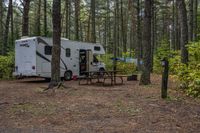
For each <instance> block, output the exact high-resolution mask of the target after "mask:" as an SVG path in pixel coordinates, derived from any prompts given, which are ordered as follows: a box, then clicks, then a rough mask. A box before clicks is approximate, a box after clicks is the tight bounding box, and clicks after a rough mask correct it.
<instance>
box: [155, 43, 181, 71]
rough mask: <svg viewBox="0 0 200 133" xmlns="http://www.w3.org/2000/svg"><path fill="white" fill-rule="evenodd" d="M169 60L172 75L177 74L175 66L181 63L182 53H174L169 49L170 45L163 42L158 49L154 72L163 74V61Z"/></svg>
mask: <svg viewBox="0 0 200 133" xmlns="http://www.w3.org/2000/svg"><path fill="white" fill-rule="evenodd" d="M164 58H165V59H168V61H169V64H170V68H169V69H170V70H169V71H170V73H171V74H174V73H175V70H174V69H175V68H174V66H176V65H178V64H179V63H180V60H181V57H180V51H172V50H170V48H169V44H167V42H162V44H161V46H160V47H159V48H158V49H157V51H156V53H155V57H154V66H153V71H154V72H155V73H158V74H161V73H162V70H163V67H162V65H161V61H162V60H163V59H164Z"/></svg>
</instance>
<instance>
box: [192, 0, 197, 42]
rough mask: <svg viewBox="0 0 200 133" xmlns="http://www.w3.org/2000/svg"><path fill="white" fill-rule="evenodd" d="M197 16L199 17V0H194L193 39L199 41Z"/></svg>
mask: <svg viewBox="0 0 200 133" xmlns="http://www.w3.org/2000/svg"><path fill="white" fill-rule="evenodd" d="M197 17H198V0H194V33H193V39H194V40H195V41H197V34H198V30H197V29H198V28H197V27H198V25H197V23H198V22H197V21H198V20H197Z"/></svg>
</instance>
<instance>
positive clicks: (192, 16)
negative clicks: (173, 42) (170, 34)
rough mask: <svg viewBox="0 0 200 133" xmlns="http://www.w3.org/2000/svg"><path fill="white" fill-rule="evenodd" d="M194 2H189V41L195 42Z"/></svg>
mask: <svg viewBox="0 0 200 133" xmlns="http://www.w3.org/2000/svg"><path fill="white" fill-rule="evenodd" d="M193 3H194V1H193V0H189V26H188V30H189V31H188V40H189V41H193V23H194V21H193V18H194V15H193Z"/></svg>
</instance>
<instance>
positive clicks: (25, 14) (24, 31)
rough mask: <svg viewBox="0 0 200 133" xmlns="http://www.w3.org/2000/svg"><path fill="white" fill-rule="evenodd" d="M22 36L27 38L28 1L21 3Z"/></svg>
mask: <svg viewBox="0 0 200 133" xmlns="http://www.w3.org/2000/svg"><path fill="white" fill-rule="evenodd" d="M23 5H24V8H23V18H22V36H28V28H29V15H28V14H29V7H30V0H24V1H23Z"/></svg>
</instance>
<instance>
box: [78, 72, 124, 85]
mask: <svg viewBox="0 0 200 133" xmlns="http://www.w3.org/2000/svg"><path fill="white" fill-rule="evenodd" d="M119 72H121V71H113V70H111V71H85V72H83V73H84V74H85V76H84V77H82V78H79V84H80V81H81V80H87V84H89V83H92V79H97V83H103V84H105V81H106V79H110V81H111V85H113V84H116V77H119V78H120V79H121V84H123V77H127V76H126V75H117V73H119ZM100 79H103V82H100Z"/></svg>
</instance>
